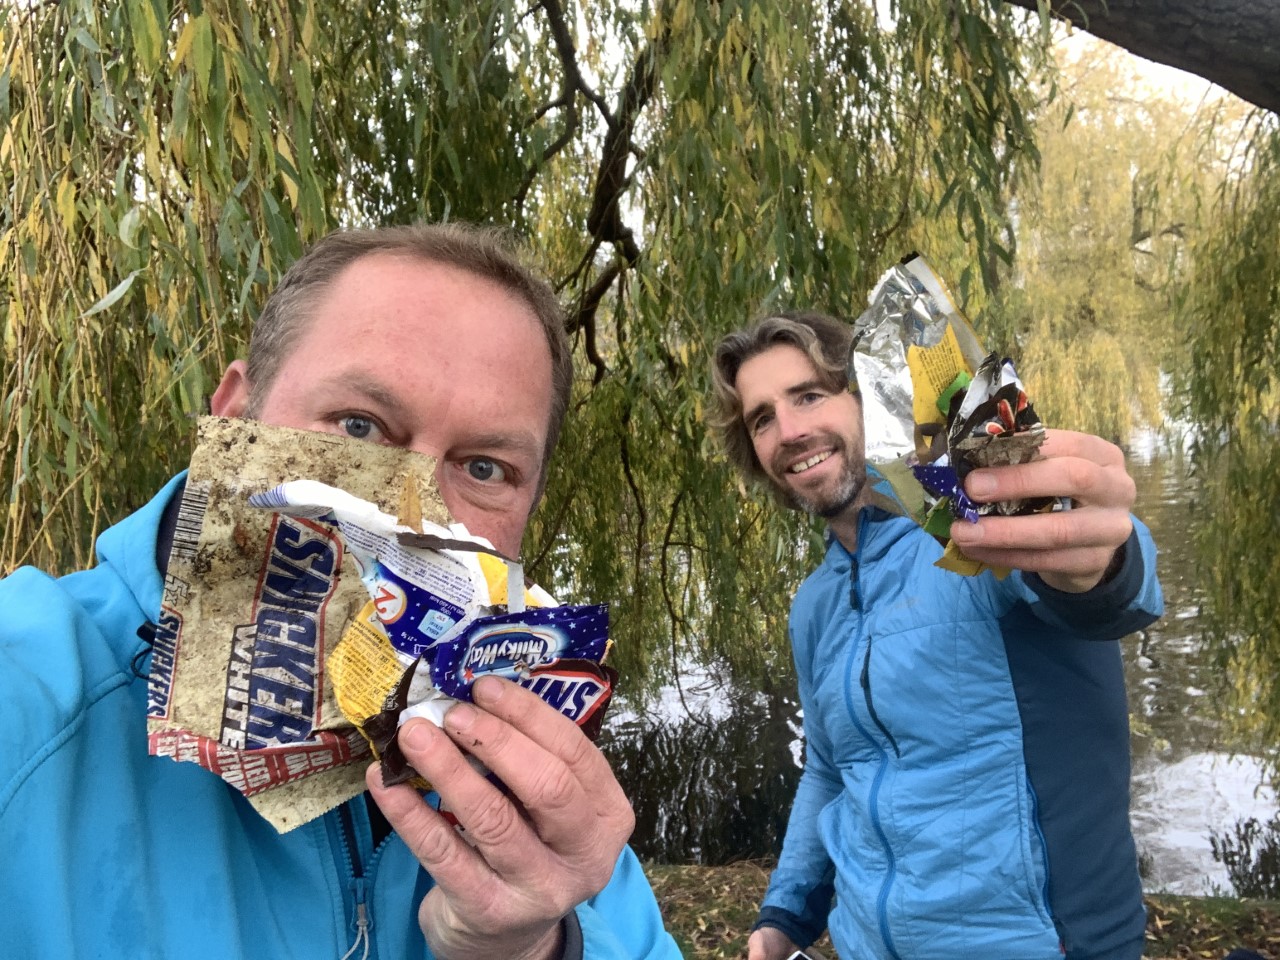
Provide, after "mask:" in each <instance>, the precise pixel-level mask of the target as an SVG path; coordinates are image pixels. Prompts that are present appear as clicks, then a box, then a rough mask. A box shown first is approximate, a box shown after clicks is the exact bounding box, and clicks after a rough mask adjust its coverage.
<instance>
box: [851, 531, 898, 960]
mask: <svg viewBox="0 0 1280 960" xmlns="http://www.w3.org/2000/svg"><path fill="white" fill-rule="evenodd" d="M866 533H867V513H866V511H865V510H864V511H863V512H862V514H861V515H860V516H859V517H858V550H859V551H861V549H862V546H863V544H864V543H865V542H866ZM851 562H852V567H851V570H850V580H851V583H850V588H849V589H850V592H849V602H850V604H851V605H852V606H853V609H855V610H858V611H861V609H862V585H861V583H860V580H861V576H860V575H861V568H860V565H859V564H858V558H857V557H856V556H854V557H852V558H851ZM855 655H856V654H855ZM870 658H871V636H870V634H868V636H867V652H866V655H865V657H864V659H863V664H862V670H861V672H860V676H859V686H860V687H862V690H863V696H864V698H865V701H866V705H867V713H868V715H869V716H870V718H871V721H872V722H873V723H874V724H875V725H876V727H877V729H879V730H880V731H881V733H883V734H884V735H885V737H886V738H888V740H889V742H890V743H892V744H893V749H894V753H895V754H896V753H897V751H898V745H897V742H896V741H894V739H893V737H892V736H890V735H889V731H888V730H886V729H885V728H884V725H883V724H882V723H881V722H880V719H879V717H877V716H876V712H875V708H874V706H873V705H872V703H871V683H870V672H869V666H868V665H869V663H870ZM852 688H853V670H852V669H850V670H849V671H848V672H847V673H846V674H845V690H844V696H845V709H846V710H848V711H849V719H850V720H851V721H852V722H853V725H854V728H855V729H856V730H857V731H858V733H859V734H861V735H862V737H863V738H864V739H865V740H866V741H867V742H868V743H869V744H871V746H872V747H874V748H875V751H876V753H877V754H878V755H879V758H880V762H879V767H878V769H877V770H876V775H875V779H874V780H873V781H872V783H871V790H870V792H869V794H868V797H867V803H868V807H869V810H870V813H871V822H872V824H873V825H874V826H875V828H876V837H877V838H879V840H880V847H881V849H883V850H884V855H885V860H886V862H887V866H886V869H885V876H884V883H883V884H881V886H880V894H879V896H878V897H877V898H876V920H877V922H878V924H879V927H880V939H881V940H883V941H884V946H885V949H886V950H887V951H888V952H889V956H891V957H892V958H893V960H902V958H901V957H900V956H899V954H898V948H897V947H895V946H894V943H893V933H892V931H890V929H889V910H888V905H889V891H890V890H891V889H892V888H893V883H894V880H895V879H896V877H897V873H898V863H897V859H896V858H895V857H894V855H893V847H891V846H890V844H889V838H888V836H886V835H885V832H884V826H883V824H882V823H881V822H880V787H881V785H882V784H883V783H884V778H885V774H886V773H887V771H888V768H889V755H888V753H887V752H886V751H885V749H884V747H883V746H881V745H880V743H878V742H877V741H876V740H875V738H874V737H872V736H871V735H870V734H869V733H868V732H867V730H866V728H865V727H864V726H863V725H862V723H861V721H859V719H858V714H857V711H856V710H855V709H854V699H853V689H852Z"/></svg>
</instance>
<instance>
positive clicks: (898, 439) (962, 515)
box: [849, 254, 1066, 576]
mask: <svg viewBox="0 0 1280 960" xmlns="http://www.w3.org/2000/svg"><path fill="white" fill-rule="evenodd" d="M849 379H850V385H851V387H852V388H853V389H855V390H860V394H861V397H862V403H863V416H864V431H865V436H866V444H867V460H868V463H869V464H871V465H873V469H874V471H875V472H876V473H877V474H878V475H879V476H878V478H877V481H878V483H883V484H885V485H887V487H888V488H889V490H890V491H891V492H892V496H893V497H894V498H895V499H896V500H897V501H898V502H899V503H901V504H902V505H903V506H904V507H905V508H906V510H907V512H908V513H910V514H911V515H912V516H913V517H914V518H915V519H916V520H917V521H918V522H919V523H920V524H921V525H922V526H923V527H924V528H925V529H926V530H927V531H928V532H929V533H931V534H933V535H934V536H935V537H937V538H938V540H939V541H940V542H941V543H943V545H944V547H945V551H944V553H943V556H942V559H941V560H939V561H938V565H939V566H941V567H944V568H946V569H949V570H954V571H955V572H957V573H962V574H965V575H973V574H976V573H980V572H981V571H982V570H984V569H986V567H985V565H983V564H981V563H977V562H975V561H972V560H969V559H968V558H967V557H965V556H964V555H963V554H962V553H961V552H960V550H959V548H958V547H956V546H955V544H954V543H952V542H951V541H950V537H949V530H950V526H951V523H952V522H953V521H954V520H957V519H958V520H967V521H970V522H976V521H977V520H978V519H979V518H980V517H981V516H983V515H986V514H988V513H998V514H1001V515H1005V516H1013V515H1018V514H1023V513H1032V512H1037V511H1041V510H1047V509H1060V508H1064V507H1065V506H1066V505H1065V504H1063V503H1060V502H1058V501H1056V500H1047V499H1044V500H1034V501H1005V502H1000V503H985V504H975V503H974V502H972V501H971V500H969V498H968V497H967V496H966V495H965V493H964V488H963V480H964V477H965V476H966V475H967V474H968V473H969V471H970V470H973V469H975V468H977V467H986V466H1003V465H1007V464H1017V463H1026V462H1028V461H1030V460H1033V459H1036V458H1038V457H1039V456H1040V452H1039V448H1040V444H1041V442H1042V441H1043V440H1044V427H1043V425H1042V424H1041V423H1040V420H1039V418H1038V417H1037V416H1036V414H1035V411H1034V409H1033V408H1032V406H1031V403H1030V401H1029V400H1028V398H1027V394H1026V390H1025V389H1024V387H1023V385H1022V382H1021V381H1020V380H1019V379H1018V376H1017V373H1016V372H1015V370H1014V367H1013V362H1012V361H1011V360H1009V359H1008V358H1001V357H999V356H998V355H996V354H988V353H987V352H986V351H985V350H984V349H983V347H982V345H981V342H980V340H979V338H978V336H977V334H976V333H975V332H974V330H973V327H972V326H971V325H970V324H969V322H968V320H966V319H965V317H964V315H963V314H962V313H961V312H960V310H959V309H958V308H957V307H956V305H955V301H954V300H953V299H952V297H951V294H950V292H949V291H948V290H947V288H946V285H945V284H944V283H943V282H942V281H941V279H939V278H938V276H937V275H936V274H935V273H934V272H933V270H932V269H931V268H930V266H929V265H928V263H927V262H925V260H924V258H923V257H920V256H919V255H916V254H912V255H910V256H908V257H906V258H905V259H903V260H902V262H900V263H898V264H896V265H895V266H893V267H891V268H890V269H889V270H888V271H886V273H885V274H884V276H882V277H881V279H880V281H879V282H878V283H877V285H876V287H875V289H874V290H873V291H872V294H871V297H870V303H869V306H868V308H867V310H866V311H865V312H864V313H863V314H862V315H861V316H860V317H859V318H858V319H857V321H855V323H854V329H853V346H852V349H851V352H850V358H849ZM1006 572H1007V571H1004V570H996V574H997V576H1003V575H1004V574H1005V573H1006Z"/></svg>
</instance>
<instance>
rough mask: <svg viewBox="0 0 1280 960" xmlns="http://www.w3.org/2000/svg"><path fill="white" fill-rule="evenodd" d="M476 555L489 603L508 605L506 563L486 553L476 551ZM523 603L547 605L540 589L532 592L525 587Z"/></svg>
mask: <svg viewBox="0 0 1280 960" xmlns="http://www.w3.org/2000/svg"><path fill="white" fill-rule="evenodd" d="M476 557H477V558H478V559H479V561H480V572H481V573H482V574H483V575H484V582H485V584H486V586H488V588H489V603H490V605H492V606H510V604H508V603H507V565H506V564H505V563H504V562H503V561H502V560H500V559H498V558H497V557H495V556H492V555H490V554H487V553H477V554H476ZM524 605H525V606H526V607H545V606H547V598H546V597H545V595H544V594H543V593H542V592H541V591H539V592H537V593H534V592H533V591H532V590H530V589H528V588H527V587H526V588H525V591H524Z"/></svg>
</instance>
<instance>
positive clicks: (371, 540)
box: [147, 417, 612, 832]
mask: <svg viewBox="0 0 1280 960" xmlns="http://www.w3.org/2000/svg"><path fill="white" fill-rule="evenodd" d="M434 476H435V461H434V459H433V458H431V457H427V456H423V455H421V454H417V453H413V452H410V451H406V450H400V449H397V448H392V447H387V446H382V445H378V444H371V443H367V442H363V441H359V440H354V439H351V438H348V437H342V436H334V435H329V434H320V433H314V432H309V431H298V430H290V429H287V428H281V427H272V426H267V425H264V424H261V423H258V422H255V421H247V420H228V419H223V418H214V417H206V418H202V420H201V422H200V425H199V434H198V440H197V446H196V450H195V453H194V454H193V456H192V460H191V466H190V470H189V472H188V476H187V482H186V487H185V491H184V494H183V498H182V501H181V504H180V508H179V511H178V515H177V522H176V529H175V531H174V536H173V545H172V550H171V554H170V561H169V566H168V570H167V573H166V578H165V587H164V595H163V601H162V614H161V618H160V623H159V624H158V625H157V628H156V630H155V639H154V645H153V655H152V667H151V676H150V686H149V692H148V722H147V727H148V740H149V748H150V752H151V753H153V754H155V755H159V756H167V757H171V758H173V759H175V760H180V761H190V762H194V763H198V764H200V765H201V766H203V767H205V768H206V769H208V770H210V771H212V772H214V773H216V774H217V775H219V776H221V777H222V778H223V779H224V780H225V781H226V782H227V783H229V784H230V785H232V786H233V787H235V788H236V789H237V790H239V791H240V792H242V793H243V794H245V796H246V797H248V799H249V802H250V803H251V804H252V805H253V806H254V807H255V808H256V809H257V810H258V812H259V813H260V814H262V816H263V817H265V818H266V819H267V820H268V821H269V822H271V823H272V824H273V825H274V826H275V827H276V828H277V829H278V830H280V831H282V832H283V831H286V830H290V829H293V828H294V827H297V826H299V825H301V824H303V823H306V822H307V821H309V820H311V819H313V818H315V817H317V816H320V815H322V814H323V813H325V812H326V811H328V810H329V809H332V808H333V807H335V806H337V805H338V804H340V803H342V802H343V801H345V800H347V799H350V798H351V797H354V796H356V795H358V794H359V793H360V792H361V791H363V789H364V768H365V766H366V765H367V764H368V762H369V760H370V758H371V757H372V756H373V755H374V751H373V748H372V747H371V745H370V739H369V738H368V737H367V736H366V735H365V733H363V732H362V731H361V729H360V725H359V724H358V723H357V722H354V721H353V719H352V718H351V717H350V716H348V715H347V714H345V713H344V710H343V705H342V703H341V700H342V696H341V695H340V694H341V691H340V689H339V688H338V687H336V686H335V684H334V677H335V676H336V675H339V674H342V675H344V676H345V678H346V680H347V683H346V689H347V691H348V692H349V691H351V690H363V691H364V692H363V696H364V697H365V699H366V700H367V701H370V702H371V704H372V705H371V706H370V708H369V713H370V714H371V715H383V714H385V706H386V704H385V702H384V701H386V700H387V698H388V697H389V696H390V694H391V692H392V690H393V689H395V688H397V687H399V686H400V684H401V681H402V680H403V679H404V678H405V676H406V675H410V678H411V679H412V674H413V673H414V672H415V670H416V669H417V666H418V665H420V664H421V663H423V662H424V660H423V657H424V655H425V654H426V653H427V652H428V651H434V652H435V653H439V652H441V651H452V650H453V646H452V645H453V643H454V642H455V640H456V639H457V638H458V637H460V636H461V635H462V634H464V633H465V630H466V628H467V627H468V626H469V625H470V624H473V623H476V622H479V621H481V620H483V619H484V618H485V617H487V616H491V615H493V614H494V613H503V614H507V613H511V612H513V611H519V610H520V609H522V608H523V607H525V606H526V604H529V605H531V606H537V605H539V604H541V605H551V604H554V600H552V599H551V598H550V597H549V596H548V595H547V594H546V593H545V591H541V590H540V589H539V588H537V587H531V588H526V586H525V584H524V579H523V572H522V570H521V569H520V566H519V564H518V563H516V562H514V561H512V562H508V561H507V560H506V559H505V558H502V557H500V556H499V555H497V553H496V551H494V550H493V548H492V547H491V546H490V545H489V544H488V543H487V541H484V540H482V539H480V538H475V537H471V536H470V535H469V534H467V532H466V530H465V529H464V528H462V527H461V526H460V525H458V524H452V523H451V520H450V517H449V515H448V511H447V510H446V509H445V507H444V503H443V501H442V500H441V498H440V496H439V492H438V490H437V488H436V486H435V480H434ZM282 490H283V491H288V490H293V491H294V496H293V497H292V499H290V497H289V496H287V495H282V493H281V491H282ZM339 514H341V515H342V517H343V519H342V520H339V518H338V515H339ZM455 548H456V549H455ZM397 577H402V578H407V580H406V579H401V580H397ZM424 578H425V580H424ZM418 581H423V582H425V583H426V588H427V590H428V592H429V593H430V597H428V598H426V599H424V598H423V597H422V596H420V595H417V594H414V593H413V590H415V589H417V586H413V587H406V584H408V583H417V582H418ZM509 593H511V594H512V595H513V596H512V598H511V599H512V603H511V604H510V605H509V606H510V608H511V610H509V609H508V594H509ZM556 609H561V610H568V609H572V608H569V607H563V608H556ZM397 624H398V626H397ZM355 635H359V636H360V637H363V638H364V639H365V640H370V639H372V640H373V641H376V643H374V642H371V643H370V644H368V647H367V650H366V648H362V647H361V646H360V645H359V644H358V643H357V644H354V645H351V648H350V649H349V650H348V651H347V654H346V655H345V656H344V655H342V654H341V652H340V651H341V650H342V649H343V645H344V643H345V642H346V639H349V638H350V637H351V636H355ZM393 639H394V640H395V643H396V644H399V647H403V648H404V649H400V648H399V647H397V646H396V645H394V644H393V643H392V641H393ZM605 646H606V647H607V640H606V641H605ZM368 651H373V653H370V654H369V655H368V656H365V655H364V654H365V653H366V652H368ZM433 657H434V653H433V654H432V658H433ZM602 657H603V650H601V652H600V656H599V657H597V658H596V659H597V660H599V659H602ZM388 658H389V659H388ZM430 659H431V658H428V661H429V660H430ZM411 668H412V669H411ZM418 672H421V673H422V677H421V679H420V680H419V681H418V685H417V686H416V687H413V689H412V690H411V691H410V699H409V702H407V703H406V704H405V705H404V707H405V709H404V712H405V713H406V714H407V715H424V716H433V718H434V719H436V720H437V722H438V720H439V717H440V716H442V715H443V711H444V709H445V708H446V707H447V705H448V704H449V703H452V702H454V699H455V698H454V697H449V696H447V695H445V694H443V693H441V692H440V691H438V690H436V689H435V688H434V686H433V684H432V681H431V674H430V670H429V669H427V670H426V671H425V672H424V671H418ZM516 679H517V681H518V682H520V680H522V679H524V680H527V679H528V678H520V677H517V678H516ZM526 685H530V684H529V683H526ZM408 689H409V688H408V687H406V690H408ZM611 689H612V687H611V686H610V690H611ZM544 699H547V698H546V697H544ZM602 699H603V700H605V701H606V702H607V696H604V697H603V698H602ZM601 709H602V708H601ZM415 710H416V711H417V713H416V714H414V713H413V711H415ZM361 719H363V718H361ZM396 721H397V722H400V717H399V716H397V717H396ZM391 732H392V737H394V729H393V730H392V731H391Z"/></svg>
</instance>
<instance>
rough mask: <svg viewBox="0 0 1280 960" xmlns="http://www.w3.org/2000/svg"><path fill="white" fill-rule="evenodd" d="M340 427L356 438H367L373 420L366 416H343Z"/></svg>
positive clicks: (371, 430) (371, 428) (371, 429)
mask: <svg viewBox="0 0 1280 960" xmlns="http://www.w3.org/2000/svg"><path fill="white" fill-rule="evenodd" d="M342 429H343V430H345V431H346V432H347V436H349V437H355V438H356V439H357V440H367V439H369V434H370V433H372V432H373V429H374V427H373V421H372V420H370V419H368V418H367V417H343V418H342Z"/></svg>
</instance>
